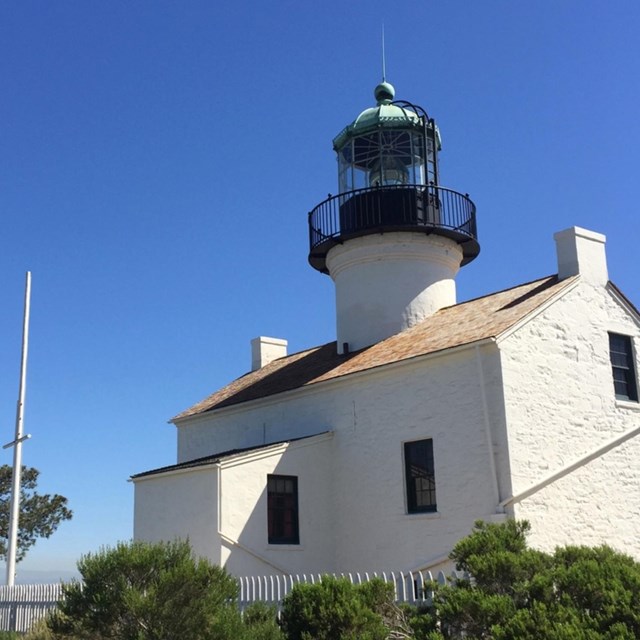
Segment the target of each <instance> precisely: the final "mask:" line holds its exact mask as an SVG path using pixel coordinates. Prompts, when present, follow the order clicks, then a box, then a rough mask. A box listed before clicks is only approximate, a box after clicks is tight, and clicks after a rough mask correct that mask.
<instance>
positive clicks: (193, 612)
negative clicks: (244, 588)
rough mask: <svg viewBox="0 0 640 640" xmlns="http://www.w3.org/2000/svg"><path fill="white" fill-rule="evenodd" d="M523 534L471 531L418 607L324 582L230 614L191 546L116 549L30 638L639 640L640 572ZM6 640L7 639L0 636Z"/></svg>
mask: <svg viewBox="0 0 640 640" xmlns="http://www.w3.org/2000/svg"><path fill="white" fill-rule="evenodd" d="M528 531H529V525H528V524H527V523H526V522H516V521H508V522H506V523H503V524H486V523H483V522H477V523H476V525H475V528H474V531H473V532H472V534H471V535H470V536H468V537H467V538H464V539H463V540H461V541H460V542H459V543H458V544H457V545H456V546H455V548H454V550H453V552H452V554H451V558H452V560H453V561H454V562H455V563H456V566H457V568H458V569H460V570H462V571H465V572H467V574H468V575H470V576H473V577H472V579H464V580H458V581H457V582H455V583H453V584H449V585H446V586H442V585H437V584H433V585H431V586H430V588H431V589H432V590H433V597H432V598H431V599H430V601H428V603H425V605H424V606H423V607H421V608H419V609H418V608H415V607H409V606H404V607H402V608H399V607H398V606H397V605H396V604H395V603H394V590H393V586H392V585H390V584H387V583H385V582H383V581H382V580H373V581H371V582H368V583H365V584H362V585H353V584H351V583H350V582H349V581H348V580H347V579H344V578H334V577H330V576H325V577H324V578H323V579H322V580H321V581H320V582H318V583H316V584H298V585H296V586H294V588H293V589H292V591H291V593H290V594H289V595H288V596H287V597H286V598H285V599H284V602H283V605H282V617H281V625H279V624H278V622H277V620H276V611H275V609H273V608H270V607H268V606H267V605H265V604H263V603H257V604H255V605H253V606H252V607H249V609H247V610H246V611H245V613H244V616H241V615H240V613H239V611H238V606H237V600H236V592H237V586H236V582H235V580H234V579H233V578H232V577H230V576H229V575H228V574H227V573H226V572H225V570H224V569H221V568H220V567H217V566H214V565H211V564H210V563H208V562H206V561H204V560H194V559H193V557H192V553H191V549H190V547H189V545H188V544H187V543H172V544H145V543H132V544H120V545H118V546H117V547H115V548H114V549H105V550H102V551H100V552H99V553H96V554H90V555H88V556H85V557H83V558H82V559H81V561H80V562H79V564H78V568H79V570H80V573H81V576H82V582H83V584H84V586H83V588H80V583H78V582H74V583H71V584H69V585H66V586H65V587H64V597H65V599H64V601H63V602H62V603H61V605H60V607H59V610H58V611H57V612H55V613H54V614H52V615H50V616H49V617H48V618H47V619H46V620H45V621H44V622H43V624H41V625H39V626H38V627H37V628H36V629H34V631H33V632H32V633H31V634H29V636H28V638H29V640H107V639H118V640H173V639H174V638H175V639H176V640H178V639H180V640H399V639H409V638H414V639H415V640H445V639H446V640H454V639H456V640H457V639H462V638H464V639H465V640H481V639H482V640H485V639H487V640H488V639H491V640H534V639H535V640H569V639H571V640H573V639H575V638H579V639H581V640H632V639H634V640H635V639H636V638H640V564H639V563H637V562H635V561H634V560H633V559H632V558H630V557H628V556H625V555H624V554H621V553H618V552H616V551H613V550H612V549H610V548H609V547H606V546H602V547H596V548H588V547H573V546H570V547H563V548H558V549H556V551H555V552H554V553H551V554H549V553H543V552H541V551H537V550H535V549H530V548H529V547H528V546H527V540H526V536H527V533H528ZM0 637H3V636H0ZM7 637H12V636H7Z"/></svg>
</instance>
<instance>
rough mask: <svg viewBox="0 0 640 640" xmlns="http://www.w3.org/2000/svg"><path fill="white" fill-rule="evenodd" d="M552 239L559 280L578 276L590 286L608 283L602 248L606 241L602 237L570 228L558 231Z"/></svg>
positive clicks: (593, 232)
mask: <svg viewBox="0 0 640 640" xmlns="http://www.w3.org/2000/svg"><path fill="white" fill-rule="evenodd" d="M553 239H554V240H555V241H556V253H557V256H558V277H559V278H560V280H563V279H564V278H568V277H570V276H575V275H580V276H581V278H582V279H583V280H585V281H586V282H590V283H592V284H600V285H603V284H606V283H607V282H608V281H609V274H608V272H607V255H606V252H605V248H604V245H605V242H606V240H607V239H606V237H605V236H604V235H602V234H601V233H596V232H595V231H589V230H588V229H581V228H580V227H571V228H570V229H565V230H564V231H558V233H556V234H554V236H553Z"/></svg>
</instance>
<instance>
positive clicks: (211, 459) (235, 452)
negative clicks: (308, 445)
mask: <svg viewBox="0 0 640 640" xmlns="http://www.w3.org/2000/svg"><path fill="white" fill-rule="evenodd" d="M327 433H330V432H328V431H323V432H322V433H315V434H313V435H310V436H302V437H300V438H290V439H289V440H280V441H279V442H270V443H269V444H260V445H257V446H255V447H245V448H244V449H229V450H228V451H221V452H220V453H214V454H212V455H210V456H204V457H203V458H195V459H194V460H188V461H187V462H180V463H178V464H171V465H169V466H167V467H159V468H158V469H151V470H150V471H143V472H142V473H136V474H135V475H133V476H131V479H132V480H137V479H138V478H145V477H147V476H155V475H159V474H161V473H168V472H170V471H181V470H183V469H195V468H196V467H206V466H208V465H211V464H216V463H218V462H222V461H224V460H227V459H228V458H233V457H235V456H241V455H243V454H245V453H252V452H254V451H266V450H267V449H270V448H271V447H279V446H280V445H283V444H290V443H292V442H299V441H301V440H309V439H310V438H316V437H317V436H321V435H324V434H327Z"/></svg>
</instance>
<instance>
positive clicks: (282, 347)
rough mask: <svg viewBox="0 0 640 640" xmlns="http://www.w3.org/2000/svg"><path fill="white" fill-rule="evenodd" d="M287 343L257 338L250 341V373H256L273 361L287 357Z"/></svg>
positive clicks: (277, 339) (261, 337)
mask: <svg viewBox="0 0 640 640" xmlns="http://www.w3.org/2000/svg"><path fill="white" fill-rule="evenodd" d="M287 344H288V343H287V341H286V340H282V339H280V338H268V337H266V336H258V337H257V338H254V339H253V340H252V341H251V371H257V370H258V369H262V367H264V366H266V365H268V364H269V363H270V362H272V361H273V360H277V359H278V358H284V356H286V355H287Z"/></svg>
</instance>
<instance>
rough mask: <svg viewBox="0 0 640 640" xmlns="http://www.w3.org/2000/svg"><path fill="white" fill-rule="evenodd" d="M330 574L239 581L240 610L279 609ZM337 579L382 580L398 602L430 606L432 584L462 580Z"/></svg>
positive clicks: (355, 576) (416, 575)
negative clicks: (298, 589) (255, 606)
mask: <svg viewBox="0 0 640 640" xmlns="http://www.w3.org/2000/svg"><path fill="white" fill-rule="evenodd" d="M323 575H326V574H300V575H286V576H277V575H276V576H247V577H243V578H238V585H239V592H238V602H239V605H240V609H241V610H242V611H244V610H245V609H246V608H247V607H248V606H249V605H250V604H252V603H254V602H258V601H261V602H266V603H267V604H271V605H273V606H275V607H279V606H280V604H281V603H282V600H283V599H284V598H285V597H286V595H287V594H288V593H289V592H290V591H291V589H292V588H293V586H294V585H295V584H298V583H305V584H314V583H316V582H319V581H320V580H321V579H322V576H323ZM333 575H334V576H336V577H342V578H347V579H348V580H349V581H350V582H351V584H362V583H363V582H369V580H371V579H373V578H381V579H382V580H384V581H385V582H389V583H391V584H393V586H394V589H395V600H396V602H407V603H410V604H421V603H426V602H429V600H430V598H431V596H432V595H433V593H432V590H431V588H430V584H431V583H433V582H437V583H438V584H442V585H444V584H447V583H449V582H451V581H454V580H456V579H458V578H462V577H463V574H462V573H461V572H457V571H453V572H452V573H451V574H450V575H445V574H444V573H443V572H442V571H440V572H439V573H437V574H436V575H434V574H432V573H431V571H407V572H402V571H389V572H382V573H340V574H333Z"/></svg>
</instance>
